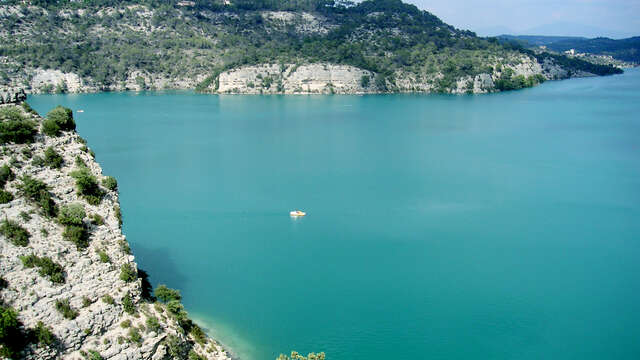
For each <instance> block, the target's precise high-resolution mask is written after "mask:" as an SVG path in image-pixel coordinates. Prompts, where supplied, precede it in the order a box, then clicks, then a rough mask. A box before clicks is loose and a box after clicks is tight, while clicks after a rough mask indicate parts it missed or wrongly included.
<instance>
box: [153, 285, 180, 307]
mask: <svg viewBox="0 0 640 360" xmlns="http://www.w3.org/2000/svg"><path fill="white" fill-rule="evenodd" d="M154 295H155V296H156V297H157V298H158V300H160V301H162V302H164V303H168V302H169V301H172V300H177V301H180V300H182V296H181V295H180V291H178V290H174V289H171V288H168V287H167V285H158V287H157V288H156V290H155V291H154Z"/></svg>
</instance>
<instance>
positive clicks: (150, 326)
mask: <svg viewBox="0 0 640 360" xmlns="http://www.w3.org/2000/svg"><path fill="white" fill-rule="evenodd" d="M145 323H146V324H147V331H149V332H154V333H156V334H160V333H161V331H162V326H161V325H160V322H159V321H158V318H157V317H155V316H149V317H148V318H147V321H146V322H145Z"/></svg>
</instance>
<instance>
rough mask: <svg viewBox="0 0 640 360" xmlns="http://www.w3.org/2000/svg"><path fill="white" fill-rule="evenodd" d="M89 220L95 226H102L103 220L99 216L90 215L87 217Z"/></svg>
mask: <svg viewBox="0 0 640 360" xmlns="http://www.w3.org/2000/svg"><path fill="white" fill-rule="evenodd" d="M89 219H91V222H93V223H94V224H96V225H104V218H103V217H102V216H100V215H99V214H91V215H89Z"/></svg>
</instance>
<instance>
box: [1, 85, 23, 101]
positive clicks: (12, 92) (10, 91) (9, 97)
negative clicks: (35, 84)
mask: <svg viewBox="0 0 640 360" xmlns="http://www.w3.org/2000/svg"><path fill="white" fill-rule="evenodd" d="M26 99H27V94H26V93H25V92H24V90H23V89H21V88H0V104H19V103H21V102H23V101H25V100H26Z"/></svg>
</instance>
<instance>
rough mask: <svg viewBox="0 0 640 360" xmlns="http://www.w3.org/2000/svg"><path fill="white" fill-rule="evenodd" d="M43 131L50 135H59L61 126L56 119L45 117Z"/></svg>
mask: <svg viewBox="0 0 640 360" xmlns="http://www.w3.org/2000/svg"><path fill="white" fill-rule="evenodd" d="M42 132H43V133H44V134H45V135H48V136H58V134H60V126H58V124H56V122H55V120H50V119H45V120H44V121H42Z"/></svg>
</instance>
